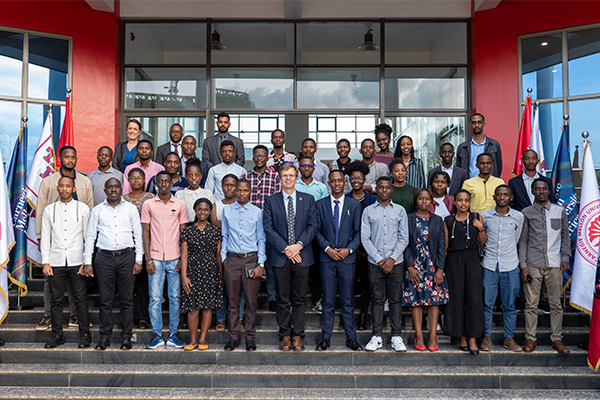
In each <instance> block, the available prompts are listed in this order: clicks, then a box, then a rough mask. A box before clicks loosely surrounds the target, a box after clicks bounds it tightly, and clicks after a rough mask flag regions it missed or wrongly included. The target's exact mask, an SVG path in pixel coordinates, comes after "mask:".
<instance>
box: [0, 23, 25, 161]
mask: <svg viewBox="0 0 600 400" xmlns="http://www.w3.org/2000/svg"><path fill="white" fill-rule="evenodd" d="M0 71H2V73H1V74H0V94H2V95H6V96H17V97H20V96H21V86H22V75H23V34H22V33H14V32H5V31H0ZM2 154H4V153H2Z"/></svg>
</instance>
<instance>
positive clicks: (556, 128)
mask: <svg viewBox="0 0 600 400" xmlns="http://www.w3.org/2000/svg"><path fill="white" fill-rule="evenodd" d="M522 109H523V107H521V112H523V110H522ZM562 123H563V103H562V102H560V103H550V104H542V105H540V131H541V133H542V145H543V146H544V159H545V161H546V169H547V170H549V169H552V165H553V163H554V156H555V155H556V147H557V146H558V141H559V140H560V135H562V129H561V127H562Z"/></svg>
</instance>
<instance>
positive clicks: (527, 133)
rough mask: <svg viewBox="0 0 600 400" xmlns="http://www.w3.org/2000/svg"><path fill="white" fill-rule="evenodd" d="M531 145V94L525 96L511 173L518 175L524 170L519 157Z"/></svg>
mask: <svg viewBox="0 0 600 400" xmlns="http://www.w3.org/2000/svg"><path fill="white" fill-rule="evenodd" d="M530 145H531V96H527V100H526V101H525V109H524V110H523V119H521V129H520V130H519V143H518V145H517V154H516V156H515V166H514V167H513V171H512V172H513V174H514V175H515V176H517V175H519V174H520V173H522V172H523V171H525V167H523V162H522V160H521V157H522V156H523V153H525V151H526V150H528V149H529V147H530Z"/></svg>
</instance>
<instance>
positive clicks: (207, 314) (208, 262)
mask: <svg viewBox="0 0 600 400" xmlns="http://www.w3.org/2000/svg"><path fill="white" fill-rule="evenodd" d="M194 211H195V212H196V219H195V220H194V223H193V224H191V225H189V226H188V227H187V228H185V229H184V230H183V231H182V232H181V285H182V287H183V291H184V293H183V294H182V296H181V306H180V310H181V312H187V313H188V317H187V320H188V326H189V328H190V342H189V343H188V344H186V345H185V346H184V347H183V348H184V350H194V349H195V348H196V347H197V348H198V349H200V350H206V349H208V344H207V343H206V334H207V333H208V328H210V323H211V320H212V310H213V309H217V310H218V309H220V308H222V307H223V284H222V282H223V280H222V278H221V277H222V276H223V264H222V263H221V257H220V254H221V229H220V228H217V227H216V226H214V225H213V224H211V223H210V222H209V217H210V214H211V211H212V203H211V202H210V200H208V199H205V198H201V199H198V200H196V202H195V203H194ZM200 310H202V323H201V327H200V340H199V341H198V342H197V343H196V336H197V333H198V332H197V331H198V315H199V313H200Z"/></svg>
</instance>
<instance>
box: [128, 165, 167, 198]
mask: <svg viewBox="0 0 600 400" xmlns="http://www.w3.org/2000/svg"><path fill="white" fill-rule="evenodd" d="M133 168H140V169H141V170H143V171H144V174H145V175H146V184H145V185H144V188H146V187H148V182H150V179H152V177H153V176H156V174H158V173H159V172H160V171H164V170H165V167H163V166H162V165H160V164H158V163H155V162H154V161H152V160H150V162H149V163H148V166H147V167H146V168H144V167H142V164H140V162H139V161H136V162H134V163H133V164H131V165H130V166H129V167H127V168H125V172H124V173H123V175H124V177H123V194H124V195H125V194H127V193H131V185H130V184H129V179H128V175H129V171H131V170H132V169H133Z"/></svg>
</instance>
